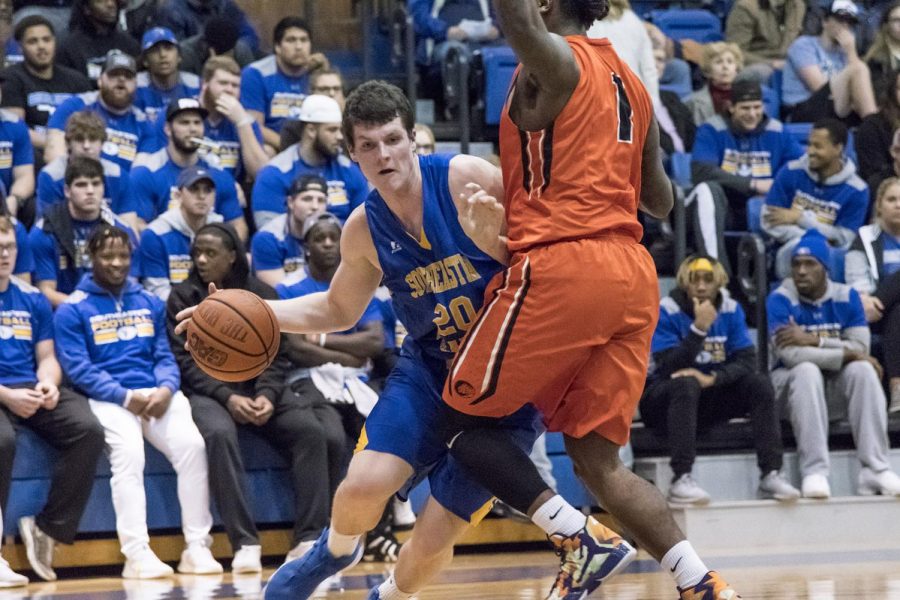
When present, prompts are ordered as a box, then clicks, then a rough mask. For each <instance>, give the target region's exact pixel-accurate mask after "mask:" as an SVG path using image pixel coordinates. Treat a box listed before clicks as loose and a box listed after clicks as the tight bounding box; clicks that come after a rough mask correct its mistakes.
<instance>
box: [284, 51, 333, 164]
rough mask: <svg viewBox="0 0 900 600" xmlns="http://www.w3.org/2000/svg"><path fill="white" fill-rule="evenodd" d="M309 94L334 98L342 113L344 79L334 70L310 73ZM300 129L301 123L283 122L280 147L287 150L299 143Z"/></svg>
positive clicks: (291, 120) (322, 69)
mask: <svg viewBox="0 0 900 600" xmlns="http://www.w3.org/2000/svg"><path fill="white" fill-rule="evenodd" d="M309 93H310V95H313V94H319V95H321V96H328V97H330V98H334V99H335V101H337V103H338V106H340V107H341V112H343V111H344V104H346V102H347V98H346V97H345V96H344V79H343V77H341V74H340V72H339V71H337V70H336V69H332V68H321V69H316V70H315V71H313V72H312V73H310V74H309ZM302 129H303V123H301V122H300V121H298V120H296V119H289V120H287V121H285V122H284V123H283V124H282V126H281V147H282V148H287V147H288V146H290V145H292V144H296V143H297V142H299V141H300V133H301V131H302Z"/></svg>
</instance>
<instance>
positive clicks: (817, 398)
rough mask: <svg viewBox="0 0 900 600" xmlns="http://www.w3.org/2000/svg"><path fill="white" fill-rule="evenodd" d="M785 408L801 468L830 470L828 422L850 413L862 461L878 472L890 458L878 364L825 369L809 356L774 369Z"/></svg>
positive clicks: (777, 391)
mask: <svg viewBox="0 0 900 600" xmlns="http://www.w3.org/2000/svg"><path fill="white" fill-rule="evenodd" d="M772 383H773V384H774V385H775V394H776V397H777V398H778V400H779V402H780V403H781V406H782V407H783V411H784V412H783V414H784V415H785V416H787V418H789V419H790V422H791V427H792V428H793V430H794V437H795V438H796V439H797V452H798V454H799V458H800V474H801V475H802V476H803V477H806V476H807V475H814V474H822V475H828V471H829V460H828V422H829V420H831V421H838V420H841V419H845V418H846V419H847V420H848V421H849V422H850V430H851V431H852V433H853V439H854V441H855V442H856V455H857V457H858V458H859V462H861V463H862V464H863V466H866V467H869V468H870V469H872V470H873V471H876V472H879V471H883V470H885V469H888V468H890V463H889V462H888V436H887V411H886V410H885V405H886V404H885V403H886V400H885V397H884V390H882V388H881V382H879V381H878V375H877V374H876V372H875V368H874V367H873V366H872V365H871V364H869V363H868V362H865V361H861V360H858V361H854V362H851V363H847V364H846V365H844V367H843V368H841V370H840V371H838V372H826V373H824V375H823V372H822V370H821V369H819V367H818V366H817V365H815V364H813V363H811V362H804V363H800V364H799V365H797V366H795V367H793V368H791V369H787V368H781V369H775V370H774V371H772Z"/></svg>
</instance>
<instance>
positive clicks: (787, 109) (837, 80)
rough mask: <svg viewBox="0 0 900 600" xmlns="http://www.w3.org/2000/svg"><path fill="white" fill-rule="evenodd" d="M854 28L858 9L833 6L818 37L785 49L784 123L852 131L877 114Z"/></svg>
mask: <svg viewBox="0 0 900 600" xmlns="http://www.w3.org/2000/svg"><path fill="white" fill-rule="evenodd" d="M858 22H859V7H858V6H857V5H856V4H854V3H853V2H852V0H834V1H833V2H832V3H831V8H830V9H829V11H828V14H827V15H826V16H825V20H824V21H823V23H822V33H820V34H819V35H803V36H800V37H798V38H797V39H796V40H795V41H794V43H792V44H791V46H790V47H789V48H788V53H787V64H786V65H785V69H784V84H783V86H782V103H783V105H784V106H783V107H782V112H783V113H785V114H787V117H788V120H790V121H794V122H812V121H818V120H819V119H824V118H826V117H832V118H838V119H842V120H845V121H847V123H848V124H851V125H855V124H858V123H859V121H860V119H864V118H865V117H867V116H868V115H870V114H872V113H874V112H875V111H876V110H878V107H877V106H876V104H875V94H874V92H873V90H872V77H871V75H870V73H869V67H868V66H866V63H865V62H863V60H862V59H861V58H860V57H859V54H858V53H857V50H856V35H855V34H854V33H853V30H854V27H855V26H856V24H857V23H858Z"/></svg>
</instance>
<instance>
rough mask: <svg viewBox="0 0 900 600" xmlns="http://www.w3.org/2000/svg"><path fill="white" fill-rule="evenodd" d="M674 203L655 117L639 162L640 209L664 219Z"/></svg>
mask: <svg viewBox="0 0 900 600" xmlns="http://www.w3.org/2000/svg"><path fill="white" fill-rule="evenodd" d="M674 202H675V197H674V195H673V192H672V182H671V181H669V176H668V175H666V171H665V169H664V168H663V164H662V156H660V153H659V125H657V123H656V117H653V118H652V119H651V120H650V127H649V128H648V129H647V139H646V140H644V155H643V159H642V160H641V203H640V208H641V210H642V211H644V212H645V213H647V214H649V215H651V216H653V217H656V218H657V219H665V218H666V217H667V216H669V211H671V210H672V204H673V203H674Z"/></svg>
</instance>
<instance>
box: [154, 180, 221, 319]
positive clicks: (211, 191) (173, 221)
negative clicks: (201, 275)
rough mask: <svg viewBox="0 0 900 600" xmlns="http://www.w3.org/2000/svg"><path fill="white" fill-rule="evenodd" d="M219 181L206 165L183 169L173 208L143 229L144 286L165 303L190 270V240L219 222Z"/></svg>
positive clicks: (175, 192)
mask: <svg viewBox="0 0 900 600" xmlns="http://www.w3.org/2000/svg"><path fill="white" fill-rule="evenodd" d="M215 199H216V182H215V181H213V178H212V175H211V174H210V172H209V170H207V169H206V167H205V166H203V165H194V166H192V167H188V168H187V169H185V170H183V171H182V172H181V173H180V174H179V175H178V180H177V181H176V182H175V189H174V190H172V200H173V201H174V202H173V204H175V206H174V208H170V209H169V210H167V211H166V212H164V213H163V214H161V215H159V216H158V217H157V218H156V219H154V220H153V222H151V223H150V225H148V226H147V228H146V229H144V231H142V232H141V245H140V247H139V248H138V261H139V263H140V270H141V279H142V281H143V283H144V289H146V290H147V291H148V292H150V293H151V294H154V295H155V296H158V297H159V298H160V299H161V300H162V301H163V302H165V301H166V299H167V298H168V297H169V292H170V291H171V290H172V286H174V285H176V284H179V283H181V282H182V281H184V280H185V279H187V277H188V272H189V271H190V270H191V243H192V242H193V241H194V235H195V234H196V233H197V231H198V230H199V229H200V228H201V227H203V226H204V225H206V224H207V223H220V222H221V221H222V216H221V215H217V214H216V213H214V212H212V209H213V204H214V202H215Z"/></svg>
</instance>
